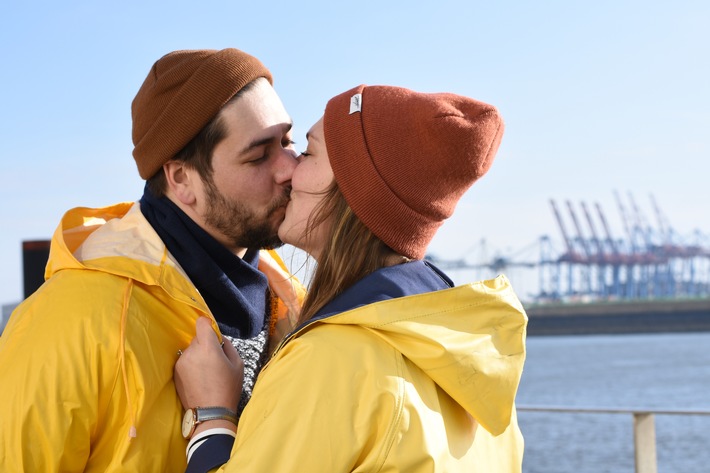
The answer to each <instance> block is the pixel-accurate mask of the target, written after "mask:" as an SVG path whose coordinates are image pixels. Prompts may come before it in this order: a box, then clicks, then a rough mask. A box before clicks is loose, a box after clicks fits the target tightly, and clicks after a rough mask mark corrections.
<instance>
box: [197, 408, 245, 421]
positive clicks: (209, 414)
mask: <svg viewBox="0 0 710 473" xmlns="http://www.w3.org/2000/svg"><path fill="white" fill-rule="evenodd" d="M194 410H195V424H199V423H200V422H205V421H208V420H216V419H223V420H228V421H230V422H232V423H233V424H234V425H237V413H236V412H234V411H232V410H229V409H227V408H226V407H196V408H195V409H194Z"/></svg>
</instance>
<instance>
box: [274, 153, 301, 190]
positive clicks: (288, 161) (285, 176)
mask: <svg viewBox="0 0 710 473" xmlns="http://www.w3.org/2000/svg"><path fill="white" fill-rule="evenodd" d="M297 158H298V153H297V152H296V151H295V150H294V149H292V148H282V149H281V150H280V151H279V156H278V159H277V160H276V167H277V169H276V172H275V173H274V179H275V180H276V182H277V183H278V184H284V183H287V182H289V181H290V180H291V176H293V170H294V169H296V166H297V165H298V159H297Z"/></svg>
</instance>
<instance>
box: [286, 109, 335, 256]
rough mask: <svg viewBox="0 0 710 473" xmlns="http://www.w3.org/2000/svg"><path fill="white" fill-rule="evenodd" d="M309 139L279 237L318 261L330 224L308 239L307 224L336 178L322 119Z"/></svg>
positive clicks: (294, 175) (319, 227)
mask: <svg viewBox="0 0 710 473" xmlns="http://www.w3.org/2000/svg"><path fill="white" fill-rule="evenodd" d="M306 137H307V138H308V146H307V148H306V150H305V151H304V152H303V153H302V154H301V156H300V158H299V163H298V166H296V169H295V170H294V171H293V177H292V178H291V201H290V202H289V204H288V206H287V207H286V217H285V218H284V221H283V223H281V226H280V227H279V238H280V239H281V241H283V242H284V243H288V244H290V245H293V246H295V247H297V248H300V249H302V250H304V251H306V252H307V253H309V254H310V255H311V256H313V257H314V258H315V259H316V261H317V260H318V257H319V255H320V253H321V250H322V249H323V248H324V245H325V232H326V229H327V222H323V223H321V224H320V225H319V226H318V227H317V228H314V229H313V231H312V232H311V234H310V235H309V236H308V238H306V230H307V224H308V220H309V217H310V216H311V213H313V211H314V210H315V209H316V208H317V206H318V204H319V203H320V202H321V200H323V197H324V194H325V191H326V190H327V189H328V187H329V186H330V184H331V183H332V182H333V179H334V177H333V168H331V167H330V161H329V159H328V153H327V151H326V147H325V137H324V135H323V118H322V117H321V119H320V120H318V121H317V122H316V124H315V125H313V126H312V127H311V129H310V131H309V132H308V134H307V135H306Z"/></svg>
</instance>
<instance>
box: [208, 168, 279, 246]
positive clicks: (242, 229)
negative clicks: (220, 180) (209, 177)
mask: <svg viewBox="0 0 710 473" xmlns="http://www.w3.org/2000/svg"><path fill="white" fill-rule="evenodd" d="M205 188H206V192H207V213H206V214H205V222H206V223H207V225H210V226H212V227H214V228H216V229H217V230H219V231H220V232H221V233H222V234H223V235H225V236H226V237H227V238H228V239H229V241H230V242H231V243H232V245H234V246H235V247H237V248H251V249H254V248H264V249H269V250H270V249H274V248H278V247H280V246H281V245H283V242H282V241H281V240H280V239H279V235H278V225H276V227H274V226H273V225H274V224H273V223H272V221H273V215H274V213H275V212H277V211H279V210H280V209H283V207H284V206H285V205H286V204H287V203H288V201H289V194H290V193H291V189H290V186H289V187H288V188H284V193H283V194H282V195H281V196H280V197H278V198H277V199H275V200H274V201H273V202H271V204H270V205H269V207H268V208H267V209H264V210H265V212H264V213H262V214H261V215H257V214H256V213H254V212H253V211H251V210H249V209H248V208H247V207H246V206H245V205H243V204H242V203H240V202H235V201H232V200H229V199H228V198H226V197H225V196H224V195H223V194H222V193H220V192H219V191H218V190H217V188H216V186H215V185H214V182H205Z"/></svg>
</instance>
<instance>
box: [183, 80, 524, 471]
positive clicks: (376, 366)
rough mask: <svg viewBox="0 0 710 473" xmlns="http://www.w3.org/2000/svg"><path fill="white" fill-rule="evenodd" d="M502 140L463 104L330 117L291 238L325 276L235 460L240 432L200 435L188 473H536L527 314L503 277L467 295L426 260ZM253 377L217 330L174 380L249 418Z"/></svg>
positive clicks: (298, 184) (372, 103) (245, 422)
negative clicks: (244, 384) (528, 410)
mask: <svg viewBox="0 0 710 473" xmlns="http://www.w3.org/2000/svg"><path fill="white" fill-rule="evenodd" d="M502 133H503V122H502V120H501V118H500V116H499V115H498V112H497V110H496V109H495V108H494V107H492V106H490V105H487V104H484V103H481V102H478V101H475V100H472V99H469V98H466V97H461V96H457V95H453V94H423V93H417V92H413V91H411V90H407V89H402V88H396V87H387V86H375V87H371V86H364V85H361V86H358V87H356V88H354V89H351V90H349V91H347V92H344V93H342V94H340V95H338V96H336V97H334V98H333V99H331V100H330V101H329V102H328V104H327V106H326V109H325V114H324V116H323V118H321V119H320V120H319V121H318V122H317V123H316V124H315V125H314V126H313V127H312V128H311V130H310V131H309V133H308V147H307V149H306V151H305V152H303V154H302V156H301V158H300V163H299V164H298V167H297V168H296V170H295V171H294V174H293V178H292V183H291V184H292V192H291V202H290V203H289V205H288V208H287V210H286V217H285V220H284V222H283V224H282V225H281V227H280V228H279V236H280V237H281V239H282V240H283V241H284V242H286V243H290V244H293V245H295V246H297V247H299V248H302V249H304V250H305V251H307V252H308V253H310V254H311V255H312V256H313V258H314V259H315V260H316V261H317V262H318V266H317V268H316V270H315V273H314V276H313V280H312V282H311V285H310V290H309V295H308V296H307V298H306V300H305V302H304V306H303V309H302V312H301V314H300V326H299V327H298V328H297V329H296V330H294V331H293V332H292V333H291V334H290V335H288V336H287V337H286V338H285V339H284V341H283V342H282V343H281V345H280V346H279V348H277V350H276V352H275V353H274V354H273V356H272V358H271V360H270V361H269V363H268V364H267V365H266V366H265V367H264V369H263V370H262V372H261V374H260V375H259V378H258V380H257V383H256V385H255V387H254V390H253V396H252V399H251V401H250V403H249V404H248V405H247V407H246V409H245V411H244V413H243V415H242V417H241V419H240V420H239V425H238V429H237V434H236V440H234V444H233V448H232V449H231V458H230V456H229V445H231V443H232V440H233V439H232V438H231V435H230V434H232V435H233V431H234V430H235V425H234V424H233V423H231V421H229V420H224V419H221V420H219V419H218V420H208V421H205V422H202V423H199V424H198V425H197V429H195V430H194V432H191V431H192V427H193V426H191V425H190V426H188V427H189V428H188V429H187V431H186V434H188V435H191V436H192V438H193V440H191V443H190V446H189V447H188V452H189V454H190V455H191V458H190V463H189V466H188V471H200V470H199V468H198V464H200V463H202V468H205V469H209V468H211V467H216V466H219V465H221V464H222V463H223V462H225V461H227V459H228V460H229V461H228V462H227V463H226V464H224V466H223V467H222V468H223V469H224V471H230V472H231V471H234V472H242V471H255V472H266V471H269V472H271V471H274V472H287V471H307V472H317V471H323V472H339V471H358V472H360V471H362V472H370V471H407V472H414V471H416V472H419V471H422V472H424V471H441V472H444V471H445V472H452V471H462V472H463V471H465V472H486V473H490V472H518V471H521V463H522V449H523V443H522V437H521V435H520V431H519V429H518V426H517V421H516V416H515V407H514V398H515V394H516V390H517V387H518V383H519V380H520V375H521V372H522V366H523V362H524V358H525V349H524V339H525V326H526V321H527V319H526V316H525V312H524V310H523V308H522V306H521V304H520V302H519V301H518V299H517V297H516V296H515V294H514V293H513V291H512V289H511V288H510V286H509V284H508V282H507V280H506V279H505V277H502V276H501V277H498V278H497V279H495V280H491V281H484V282H479V283H474V284H468V285H464V286H459V287H453V283H452V282H451V280H450V279H449V278H448V277H447V276H446V275H445V274H443V273H442V272H441V271H439V270H438V269H436V268H435V267H433V266H432V265H431V264H429V263H427V262H425V261H423V260H422V258H423V257H424V255H425V252H426V248H427V246H428V244H429V243H430V241H431V239H432V238H433V236H434V234H435V232H436V230H437V229H438V228H439V226H440V225H441V224H442V222H443V221H444V220H445V219H446V218H447V217H449V216H450V215H451V213H452V212H453V210H454V207H455V205H456V203H457V201H458V199H459V198H460V197H461V195H462V194H463V193H464V192H465V191H466V190H467V189H468V188H469V187H470V186H471V185H472V184H473V182H474V181H476V180H477V179H478V178H480V177H481V176H482V175H483V174H484V173H485V172H486V171H487V170H488V169H489V167H490V165H491V163H492V161H493V158H494V156H495V153H496V151H497V149H498V145H499V143H500V139H501V136H502ZM239 368H240V366H239V359H238V356H237V355H236V354H235V353H234V351H233V350H231V347H229V344H227V346H226V347H225V349H224V351H223V350H222V349H220V348H219V343H218V338H217V336H216V334H215V333H214V331H213V330H212V329H211V326H210V323H209V321H208V320H207V319H206V318H203V319H201V320H200V321H199V322H198V326H197V337H196V338H195V341H193V343H192V344H191V345H190V347H188V348H187V349H186V350H184V354H183V355H182V357H180V359H179V360H178V363H177V365H176V373H175V374H176V385H177V386H178V392H179V393H180V396H181V400H182V401H183V405H184V407H185V408H195V407H196V406H216V407H221V408H227V409H229V410H233V409H234V408H235V407H236V404H235V403H236V400H237V399H238V398H239V396H238V395H236V394H235V393H237V394H238V392H237V390H238V386H239V382H238V381H237V380H235V379H233V377H235V376H238V370H239ZM228 373H231V374H230V375H228ZM188 417H189V416H188ZM191 420H192V418H190V419H188V424H190V423H191ZM195 433H196V434H195ZM204 439H207V440H204ZM205 460H207V462H206V463H203V462H205ZM202 471H205V470H204V469H203V470H202Z"/></svg>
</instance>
